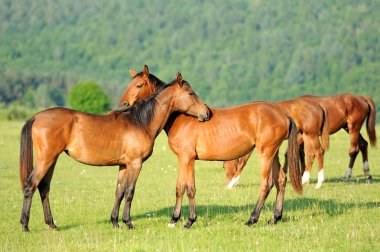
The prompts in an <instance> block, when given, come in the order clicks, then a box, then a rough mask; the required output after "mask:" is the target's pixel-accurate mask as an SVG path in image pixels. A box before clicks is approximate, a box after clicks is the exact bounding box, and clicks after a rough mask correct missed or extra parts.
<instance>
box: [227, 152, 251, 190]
mask: <svg viewBox="0 0 380 252" xmlns="http://www.w3.org/2000/svg"><path fill="white" fill-rule="evenodd" d="M252 152H253V149H252V150H251V151H250V152H249V153H248V154H245V155H244V156H242V157H241V158H240V159H239V160H238V162H237V163H236V164H237V167H236V172H235V174H234V176H233V178H232V180H231V181H230V183H228V185H227V188H228V189H232V188H233V187H235V186H236V185H237V183H238V182H239V179H240V174H241V173H242V171H243V168H244V167H245V165H246V164H247V162H248V159H249V157H250V156H251V154H252Z"/></svg>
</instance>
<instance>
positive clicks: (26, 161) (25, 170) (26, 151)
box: [20, 117, 34, 191]
mask: <svg viewBox="0 0 380 252" xmlns="http://www.w3.org/2000/svg"><path fill="white" fill-rule="evenodd" d="M33 123H34V117H33V118H31V119H29V120H28V121H27V122H26V123H25V125H24V127H23V128H22V130H21V145H20V181H21V188H22V190H23V191H24V189H25V182H26V180H27V179H28V177H29V175H30V174H31V173H32V171H33V140H32V126H33Z"/></svg>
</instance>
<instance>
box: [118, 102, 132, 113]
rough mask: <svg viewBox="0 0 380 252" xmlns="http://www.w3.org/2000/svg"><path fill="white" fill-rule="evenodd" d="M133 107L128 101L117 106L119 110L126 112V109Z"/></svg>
mask: <svg viewBox="0 0 380 252" xmlns="http://www.w3.org/2000/svg"><path fill="white" fill-rule="evenodd" d="M131 107H132V105H130V104H129V103H128V102H123V103H122V104H121V105H119V106H118V107H117V109H116V110H117V111H119V112H124V111H127V110H128V109H130V108H131Z"/></svg>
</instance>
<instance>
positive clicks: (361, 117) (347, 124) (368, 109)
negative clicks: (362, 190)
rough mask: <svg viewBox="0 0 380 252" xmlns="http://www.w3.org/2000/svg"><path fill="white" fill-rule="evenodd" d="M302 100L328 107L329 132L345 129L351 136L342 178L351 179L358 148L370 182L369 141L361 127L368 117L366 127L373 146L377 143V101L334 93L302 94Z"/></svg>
mask: <svg viewBox="0 0 380 252" xmlns="http://www.w3.org/2000/svg"><path fill="white" fill-rule="evenodd" d="M300 99H302V100H306V101H312V102H317V103H318V104H320V105H322V106H324V107H325V108H327V110H328V120H329V133H330V134H334V133H335V132H337V131H338V130H340V129H344V130H345V131H347V133H348V134H349V135H350V148H349V151H348V153H349V156H350V162H349V164H348V168H347V170H346V174H345V175H344V177H343V180H344V181H348V180H349V179H350V177H351V174H352V168H353V166H354V162H355V159H356V156H357V155H358V153H359V151H360V152H361V153H362V157H363V172H364V176H365V177H366V180H367V181H371V179H372V176H371V175H370V173H369V165H368V142H367V141H366V140H365V139H364V138H363V136H362V135H361V134H360V129H361V128H362V125H363V123H364V121H365V120H366V118H367V123H366V128H367V134H368V138H369V141H370V143H371V146H372V147H375V146H376V127H375V123H376V109H375V103H374V102H373V100H372V99H371V98H370V97H368V96H358V95H353V94H340V95H335V96H325V97H318V96H302V97H300Z"/></svg>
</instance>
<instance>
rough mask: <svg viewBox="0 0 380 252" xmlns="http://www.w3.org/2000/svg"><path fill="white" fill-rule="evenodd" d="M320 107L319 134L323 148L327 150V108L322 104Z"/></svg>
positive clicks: (328, 141) (328, 144) (328, 134)
mask: <svg viewBox="0 0 380 252" xmlns="http://www.w3.org/2000/svg"><path fill="white" fill-rule="evenodd" d="M320 108H321V109H322V117H323V122H322V129H321V131H322V134H321V145H322V148H323V150H325V151H327V150H328V149H329V148H330V133H329V119H328V117H327V109H326V108H325V107H324V106H320Z"/></svg>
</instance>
